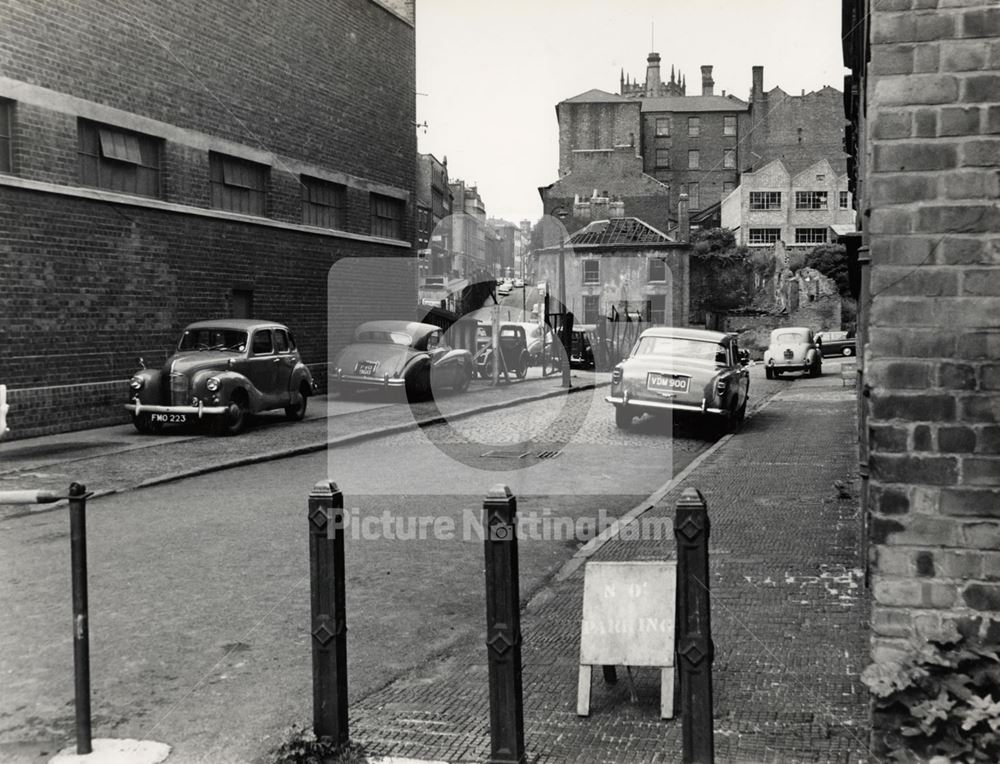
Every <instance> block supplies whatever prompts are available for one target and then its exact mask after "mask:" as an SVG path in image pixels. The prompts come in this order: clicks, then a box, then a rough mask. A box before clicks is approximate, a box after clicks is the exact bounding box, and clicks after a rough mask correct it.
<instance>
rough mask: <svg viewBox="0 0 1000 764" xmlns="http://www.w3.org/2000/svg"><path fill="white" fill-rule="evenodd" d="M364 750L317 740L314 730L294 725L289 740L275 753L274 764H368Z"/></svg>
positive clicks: (355, 746) (349, 744) (356, 746)
mask: <svg viewBox="0 0 1000 764" xmlns="http://www.w3.org/2000/svg"><path fill="white" fill-rule="evenodd" d="M367 762H368V758H367V757H366V756H365V753H364V749H363V748H362V747H360V746H358V745H355V744H354V743H347V744H346V745H337V744H335V743H334V742H333V741H331V740H329V739H326V738H323V739H317V737H316V736H315V735H314V734H313V732H312V730H308V729H305V728H303V727H299V726H297V725H294V724H293V725H292V728H291V731H290V732H289V735H288V739H287V740H286V741H285V742H284V743H282V744H281V746H279V747H278V750H277V751H275V753H274V764H367Z"/></svg>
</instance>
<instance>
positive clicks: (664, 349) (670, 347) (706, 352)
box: [635, 337, 726, 363]
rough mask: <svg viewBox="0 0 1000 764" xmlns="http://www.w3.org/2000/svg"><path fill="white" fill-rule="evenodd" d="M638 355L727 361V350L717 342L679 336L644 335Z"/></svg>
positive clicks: (640, 341) (714, 361)
mask: <svg viewBox="0 0 1000 764" xmlns="http://www.w3.org/2000/svg"><path fill="white" fill-rule="evenodd" d="M635 355H636V356H651V355H663V356H674V357H677V358H693V359H698V360H702V361H710V362H712V363H716V362H719V361H720V360H721V362H723V363H724V362H725V357H726V351H725V348H723V347H722V346H721V345H720V344H719V343H717V342H708V341H705V340H692V339H681V338H679V337H643V338H642V339H640V340H639V344H638V345H637V346H636V348H635Z"/></svg>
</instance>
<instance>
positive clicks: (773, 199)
mask: <svg viewBox="0 0 1000 764" xmlns="http://www.w3.org/2000/svg"><path fill="white" fill-rule="evenodd" d="M750 209H752V210H780V209H781V192H780V191H751V192H750Z"/></svg>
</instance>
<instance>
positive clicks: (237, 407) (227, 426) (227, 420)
mask: <svg viewBox="0 0 1000 764" xmlns="http://www.w3.org/2000/svg"><path fill="white" fill-rule="evenodd" d="M247 415H248V412H247V408H246V404H245V403H244V401H243V400H242V399H241V398H235V399H233V400H231V401H230V402H229V406H228V407H227V408H226V413H225V414H221V415H220V416H218V417H217V418H216V420H215V433H216V435H239V434H240V433H241V432H243V428H244V427H245V426H246V423H247Z"/></svg>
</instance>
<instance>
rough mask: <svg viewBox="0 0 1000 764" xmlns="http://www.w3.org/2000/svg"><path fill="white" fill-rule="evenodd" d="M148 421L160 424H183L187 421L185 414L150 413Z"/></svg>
mask: <svg viewBox="0 0 1000 764" xmlns="http://www.w3.org/2000/svg"><path fill="white" fill-rule="evenodd" d="M149 419H150V421H153V422H160V423H161V424H184V423H186V422H187V420H188V418H187V414H150V415H149Z"/></svg>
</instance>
